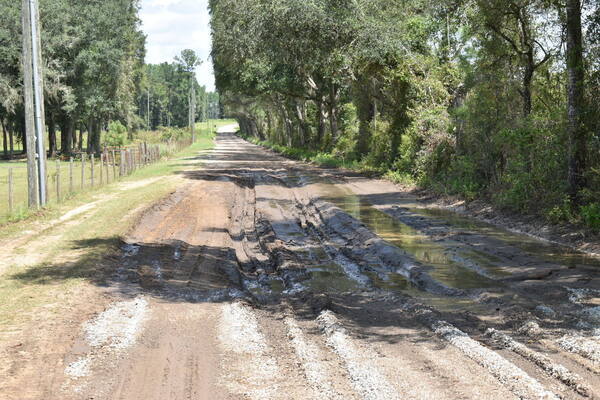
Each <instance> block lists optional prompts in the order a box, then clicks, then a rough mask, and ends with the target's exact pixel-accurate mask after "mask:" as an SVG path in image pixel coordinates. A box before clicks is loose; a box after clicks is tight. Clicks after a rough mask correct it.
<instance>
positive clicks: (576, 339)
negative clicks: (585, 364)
mask: <svg viewBox="0 0 600 400" xmlns="http://www.w3.org/2000/svg"><path fill="white" fill-rule="evenodd" d="M557 343H558V344H559V346H560V347H562V348H563V349H565V350H567V351H570V352H571V353H576V354H579V355H581V356H583V357H585V358H587V359H589V360H591V361H593V362H594V363H596V364H600V342H599V341H598V340H594V339H593V338H585V337H583V336H572V335H565V336H563V337H561V338H560V339H558V340H557Z"/></svg>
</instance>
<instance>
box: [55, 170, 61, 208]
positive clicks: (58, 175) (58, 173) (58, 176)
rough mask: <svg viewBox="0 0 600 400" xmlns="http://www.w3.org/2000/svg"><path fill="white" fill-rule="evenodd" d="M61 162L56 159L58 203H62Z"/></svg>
mask: <svg viewBox="0 0 600 400" xmlns="http://www.w3.org/2000/svg"><path fill="white" fill-rule="evenodd" d="M60 197H61V196H60V160H59V159H56V202H57V203H60Z"/></svg>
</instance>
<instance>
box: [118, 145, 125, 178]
mask: <svg viewBox="0 0 600 400" xmlns="http://www.w3.org/2000/svg"><path fill="white" fill-rule="evenodd" d="M123 175H124V171H123V150H121V152H120V157H119V176H120V177H122V176H123Z"/></svg>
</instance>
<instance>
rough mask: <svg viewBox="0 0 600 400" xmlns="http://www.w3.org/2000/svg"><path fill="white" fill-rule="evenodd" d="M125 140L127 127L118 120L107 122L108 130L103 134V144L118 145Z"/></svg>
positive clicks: (122, 143)
mask: <svg viewBox="0 0 600 400" xmlns="http://www.w3.org/2000/svg"><path fill="white" fill-rule="evenodd" d="M126 141H127V128H126V127H125V126H124V125H123V124H122V123H121V122H119V121H112V122H110V123H109V124H108V132H106V134H105V135H104V145H105V146H110V147H120V146H123V145H124V144H125V142H126Z"/></svg>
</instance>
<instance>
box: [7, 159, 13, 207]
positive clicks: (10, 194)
mask: <svg viewBox="0 0 600 400" xmlns="http://www.w3.org/2000/svg"><path fill="white" fill-rule="evenodd" d="M13 190H14V189H13V169H12V168H9V169H8V215H9V216H11V215H12V214H13V211H14V204H13V196H14V192H13Z"/></svg>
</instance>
